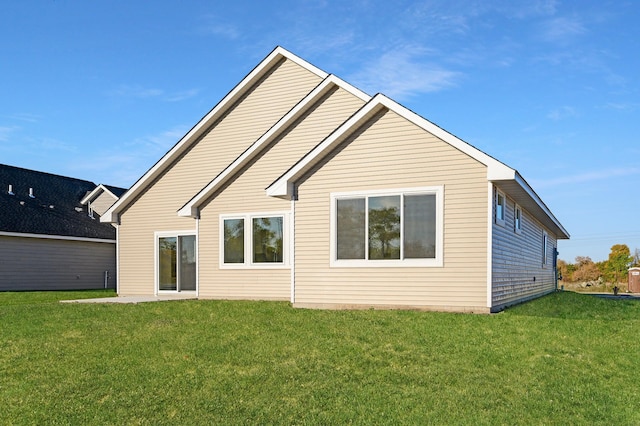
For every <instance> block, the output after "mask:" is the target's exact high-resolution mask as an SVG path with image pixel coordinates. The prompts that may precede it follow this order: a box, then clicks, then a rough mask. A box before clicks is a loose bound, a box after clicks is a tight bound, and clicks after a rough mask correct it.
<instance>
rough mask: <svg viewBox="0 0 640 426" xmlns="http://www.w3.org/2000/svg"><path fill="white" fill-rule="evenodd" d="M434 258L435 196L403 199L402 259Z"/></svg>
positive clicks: (406, 197) (428, 195) (412, 196)
mask: <svg viewBox="0 0 640 426" xmlns="http://www.w3.org/2000/svg"><path fill="white" fill-rule="evenodd" d="M435 257H436V196H435V194H427V195H406V196H405V197H404V258H405V259H434V258H435Z"/></svg>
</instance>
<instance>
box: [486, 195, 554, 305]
mask: <svg viewBox="0 0 640 426" xmlns="http://www.w3.org/2000/svg"><path fill="white" fill-rule="evenodd" d="M494 193H495V192H494ZM505 196H506V209H505V223H504V225H499V224H496V223H495V220H494V221H493V231H492V235H493V250H492V269H493V272H492V305H493V306H494V308H500V307H503V306H506V305H510V304H513V303H517V302H518V301H524V300H527V299H531V298H533V297H537V296H541V295H544V294H546V293H549V292H551V291H553V290H555V285H556V283H555V275H554V268H553V249H554V247H557V246H556V244H557V243H556V239H555V236H554V235H553V234H552V233H551V232H548V231H547V234H548V242H547V264H546V265H544V266H543V264H542V234H543V230H544V228H543V226H542V225H541V224H540V223H539V222H538V221H537V220H536V219H535V218H533V216H531V215H530V214H529V213H528V212H527V211H526V210H524V209H523V208H522V207H521V210H522V232H521V233H520V234H518V233H516V232H515V225H514V221H515V219H514V214H515V203H514V201H513V200H512V199H510V198H509V197H508V195H506V194H505ZM494 209H495V197H494ZM494 211H495V210H494Z"/></svg>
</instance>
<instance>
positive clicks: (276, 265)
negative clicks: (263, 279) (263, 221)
mask: <svg viewBox="0 0 640 426" xmlns="http://www.w3.org/2000/svg"><path fill="white" fill-rule="evenodd" d="M262 217H282V262H254V261H253V219H257V218H262ZM229 219H243V220H244V227H245V228H244V262H243V263H225V262H224V221H225V220H229ZM289 221H290V212H286V211H277V212H252V213H233V214H221V215H220V216H219V222H220V223H219V243H218V246H219V262H218V263H219V265H220V269H290V268H291V264H290V261H289V253H290V251H291V248H290V245H291V242H290V240H289Z"/></svg>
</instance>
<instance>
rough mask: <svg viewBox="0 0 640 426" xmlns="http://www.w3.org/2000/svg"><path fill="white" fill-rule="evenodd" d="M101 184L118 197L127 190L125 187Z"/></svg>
mask: <svg viewBox="0 0 640 426" xmlns="http://www.w3.org/2000/svg"><path fill="white" fill-rule="evenodd" d="M103 186H104V187H105V188H107V189H108V190H109V191H111V193H112V194H113V195H115V196H116V197H118V198H120V197H122V194H124V193H125V192H127V189H126V188H118V187H117V186H111V185H103Z"/></svg>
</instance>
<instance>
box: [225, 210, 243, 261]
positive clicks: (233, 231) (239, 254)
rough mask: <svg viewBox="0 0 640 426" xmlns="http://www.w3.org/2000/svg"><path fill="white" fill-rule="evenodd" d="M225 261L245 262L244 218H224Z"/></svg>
mask: <svg viewBox="0 0 640 426" xmlns="http://www.w3.org/2000/svg"><path fill="white" fill-rule="evenodd" d="M224 263H244V219H225V220H224Z"/></svg>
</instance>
